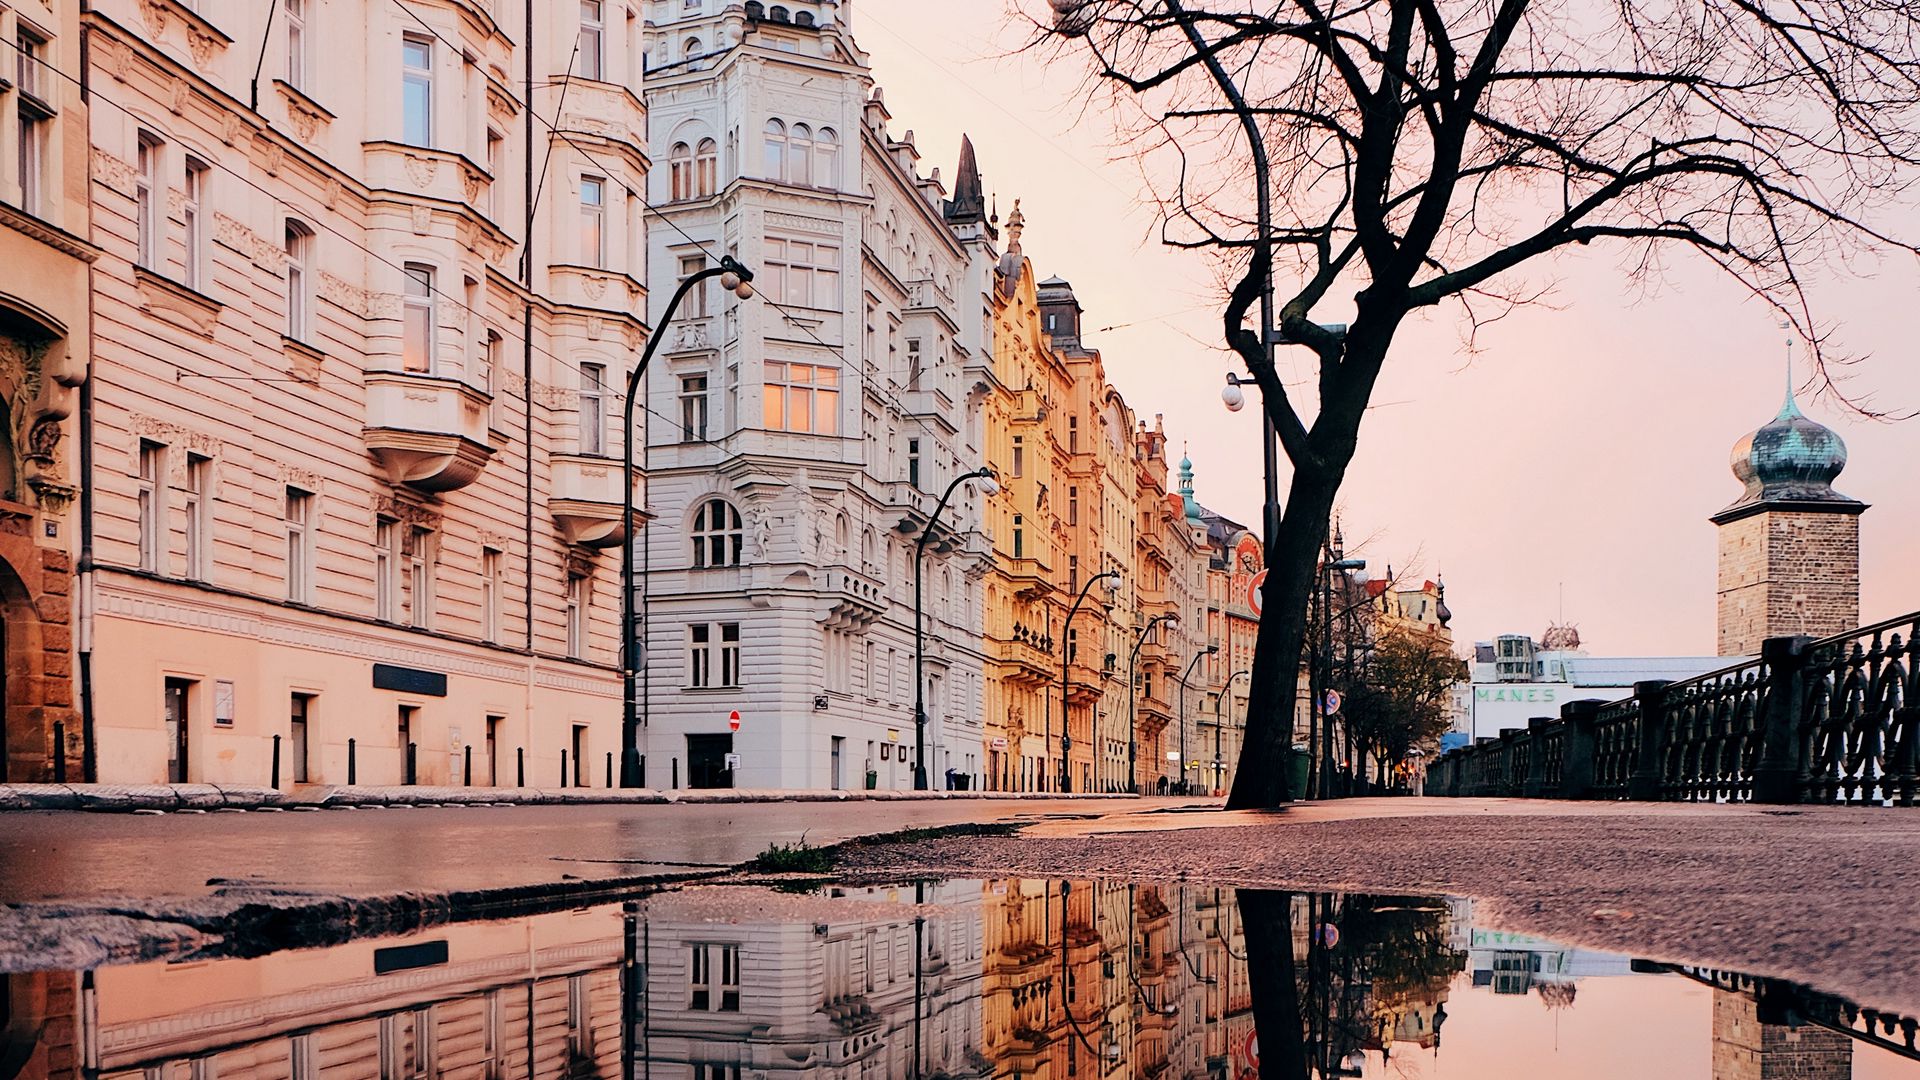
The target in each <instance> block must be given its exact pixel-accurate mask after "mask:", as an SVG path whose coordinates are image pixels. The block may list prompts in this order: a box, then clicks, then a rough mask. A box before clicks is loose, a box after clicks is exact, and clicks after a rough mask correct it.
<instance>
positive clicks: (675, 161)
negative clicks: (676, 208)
mask: <svg viewBox="0 0 1920 1080" xmlns="http://www.w3.org/2000/svg"><path fill="white" fill-rule="evenodd" d="M667 169H668V174H669V175H670V176H671V177H672V178H673V199H674V201H675V202H678V201H680V200H681V199H690V198H692V197H693V149H692V148H691V147H689V146H688V145H687V144H686V143H683V142H677V143H674V144H673V149H672V150H670V151H668V152H667Z"/></svg>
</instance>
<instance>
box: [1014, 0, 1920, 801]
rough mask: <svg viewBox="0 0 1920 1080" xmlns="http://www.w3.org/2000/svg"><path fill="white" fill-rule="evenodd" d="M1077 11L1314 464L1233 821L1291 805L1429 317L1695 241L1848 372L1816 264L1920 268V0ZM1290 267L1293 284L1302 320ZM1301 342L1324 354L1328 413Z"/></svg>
mask: <svg viewBox="0 0 1920 1080" xmlns="http://www.w3.org/2000/svg"><path fill="white" fill-rule="evenodd" d="M1050 3H1051V5H1052V8H1053V11H1052V16H1053V17H1052V20H1051V22H1050V23H1047V24H1044V25H1042V30H1043V32H1044V33H1045V34H1046V35H1047V36H1048V37H1050V38H1051V40H1052V41H1054V42H1055V43H1057V44H1059V45H1061V46H1064V47H1074V48H1078V49H1080V50H1082V51H1084V52H1085V54H1086V55H1087V56H1088V57H1090V58H1091V61H1092V65H1093V71H1094V73H1095V76H1096V78H1097V80H1099V81H1100V82H1101V83H1103V84H1104V85H1106V86H1107V87H1109V88H1110V89H1111V90H1112V91H1114V92H1115V93H1116V94H1117V95H1118V96H1120V97H1123V98H1127V99H1130V100H1131V101H1132V103H1134V104H1135V105H1137V106H1138V109H1139V110H1140V111H1141V112H1142V115H1144V116H1145V117H1146V118H1147V121H1146V123H1145V124H1143V125H1142V127H1141V128H1140V130H1139V131H1138V132H1137V135H1138V136H1139V142H1138V149H1139V150H1140V152H1141V153H1143V154H1145V155H1149V156H1151V155H1160V156H1162V157H1163V158H1165V159H1166V160H1167V161H1169V162H1171V166H1170V167H1168V168H1163V169H1159V170H1157V171H1156V170H1154V169H1151V168H1150V169H1149V170H1148V171H1149V174H1150V175H1157V174H1158V173H1165V174H1168V175H1169V176H1170V177H1171V179H1170V180H1169V181H1168V183H1167V190H1160V191H1156V192H1155V193H1154V195H1155V198H1156V199H1157V200H1158V201H1159V204H1160V208H1161V212H1162V229H1161V231H1162V238H1163V239H1164V240H1165V241H1166V242H1168V243H1171V244H1176V245H1181V246H1187V247H1194V248H1204V249H1210V250H1212V251H1213V252H1215V253H1216V254H1217V255H1218V256H1219V257H1220V258H1221V259H1222V260H1223V265H1224V266H1226V267H1227V268H1228V277H1229V279H1230V280H1231V281H1232V285H1231V292H1230V295H1229V298H1228V301H1227V303H1226V307H1225V311H1224V313H1223V329H1224V333H1225V337H1226V342H1227V344H1228V346H1229V347H1230V348H1231V349H1232V350H1233V352H1234V353H1235V354H1237V356H1238V358H1239V360H1240V361H1241V362H1242V363H1244V364H1245V366H1246V368H1247V371H1248V372H1250V373H1251V374H1252V376H1253V379H1254V380H1255V381H1256V382H1257V383H1258V385H1259V389H1260V391H1261V395H1260V396H1261V398H1262V400H1263V406H1264V409H1265V413H1266V416H1267V419H1268V420H1269V421H1270V423H1271V425H1272V427H1273V429H1274V431H1275V432H1276V433H1277V437H1278V441H1279V445H1280V449H1281V452H1283V453H1284V454H1285V455H1286V458H1287V460H1288V462H1289V463H1290V464H1291V466H1292V471H1291V478H1290V480H1289V481H1288V493H1287V499H1286V502H1285V514H1284V517H1283V518H1281V519H1280V520H1279V521H1278V522H1277V523H1276V522H1269V524H1268V528H1267V530H1266V531H1267V533H1268V535H1267V536H1266V538H1265V539H1266V543H1267V566H1268V575H1267V580H1266V586H1265V589H1266V591H1265V595H1264V604H1263V607H1264V609H1265V611H1266V613H1267V618H1265V619H1263V620H1262V622H1261V625H1260V635H1259V638H1258V641H1257V644H1256V647H1255V654H1254V667H1253V676H1252V684H1251V687H1250V693H1251V702H1250V710H1249V717H1248V722H1247V729H1246V741H1245V744H1244V747H1243V750H1242V757H1241V764H1240V768H1239V770H1238V771H1237V773H1236V774H1235V780H1234V785H1233V791H1232V793H1231V795H1230V796H1229V798H1228V806H1230V807H1254V806H1268V805H1272V804H1274V803H1277V802H1282V801H1285V800H1286V799H1287V798H1288V797H1289V793H1288V791H1287V790H1286V783H1287V781H1286V773H1285V769H1284V768H1283V767H1282V763H1283V761H1284V755H1285V752H1286V746H1287V741H1288V735H1289V732H1288V728H1289V722H1290V716H1291V711H1292V710H1291V703H1292V702H1293V699H1294V694H1295V691H1296V684H1297V681H1298V678H1299V671H1300V647H1301V641H1302V634H1303V632H1304V628H1303V616H1304V613H1305V611H1306V605H1307V598H1308V596H1309V594H1310V593H1311V591H1312V590H1313V588H1314V585H1315V575H1316V573H1317V569H1316V567H1317V563H1316V560H1317V557H1318V556H1319V554H1320V552H1321V549H1322V544H1323V542H1324V538H1325V535H1326V526H1327V516H1328V512H1329V510H1330V509H1331V507H1332V506H1333V504H1334V499H1335V497H1336V495H1337V493H1338V492H1339V490H1340V484H1341V481H1342V478H1343V477H1344V475H1345V473H1346V469H1347V465H1348V463H1349V462H1350V461H1351V460H1352V458H1353V453H1354V447H1355V439H1356V436H1357V432H1358V430H1359V425H1360V420H1361V417H1362V415H1363V413H1364V412H1365V410H1366V408H1367V406H1368V403H1369V399H1370V398H1371V396H1372V392H1373V388H1374V383H1375V381H1376V379H1377V378H1378V377H1379V374H1380V369H1381V365H1382V363H1383V362H1384V361H1385V360H1386V357H1387V354H1388V352H1389V350H1390V348H1391V346H1392V344H1393V341H1394V336H1395V334H1396V332H1397V331H1398V329H1399V327H1400V325H1401V323H1402V321H1403V320H1404V319H1405V318H1406V317H1407V315H1408V314H1409V313H1411V312H1414V311H1417V310H1419V309H1422V308H1427V307H1432V306H1435V305H1440V304H1443V303H1448V304H1457V305H1459V306H1460V309H1461V311H1462V312H1463V317H1464V318H1465V319H1466V320H1467V321H1468V325H1469V326H1478V325H1481V324H1483V323H1484V322H1485V321H1486V320H1489V319H1492V318H1497V317H1499V316H1500V315H1501V314H1504V313H1505V312H1506V311H1507V310H1508V309H1510V308H1511V306H1512V305H1515V304H1522V303H1526V302H1528V301H1530V300H1532V299H1535V298H1537V295H1538V290H1537V288H1536V287H1535V286H1532V285H1530V284H1529V283H1528V282H1526V281H1525V280H1523V279H1521V278H1520V277H1519V275H1518V273H1517V271H1519V270H1520V269H1521V268H1522V267H1523V266H1524V265H1525V264H1527V263H1528V262H1529V261H1530V260H1537V259H1539V258H1540V257H1541V256H1543V255H1548V254H1550V253H1552V252H1554V251H1556V250H1558V249H1561V248H1564V247H1567V246H1569V245H1584V244H1592V243H1595V242H1601V243H1609V244H1617V245H1621V246H1622V250H1623V252H1624V253H1625V255H1626V263H1627V266H1626V271H1625V272H1627V273H1630V274H1645V273H1650V272H1655V271H1657V270H1658V269H1659V266H1660V263H1659V261H1658V260H1659V259H1660V258H1661V257H1663V256H1664V255H1665V254H1666V253H1667V252H1668V251H1670V250H1680V251H1685V252H1687V253H1690V254H1693V255H1697V256H1699V257H1704V258H1706V259H1710V260H1712V261H1713V262H1714V263H1715V264H1717V265H1718V266H1719V267H1721V268H1722V269H1723V270H1725V271H1726V272H1727V273H1729V274H1731V275H1732V276H1733V277H1734V278H1735V279H1737V280H1738V281H1739V282H1740V283H1741V284H1743V285H1744V286H1746V287H1747V288H1748V289H1749V290H1751V291H1752V293H1753V294H1755V295H1757V296H1759V297H1761V298H1763V299H1764V300H1765V301H1766V302H1768V303H1769V304H1771V305H1773V306H1774V307H1775V308H1776V309H1777V310H1778V311H1779V312H1780V314H1781V316H1782V317H1783V318H1784V319H1786V320H1788V321H1790V322H1791V323H1792V325H1793V326H1794V328H1795V329H1796V331H1797V332H1798V334H1799V335H1800V336H1801V337H1802V338H1803V339H1804V340H1805V341H1806V342H1808V343H1809V345H1810V346H1811V348H1812V351H1813V354H1814V356H1815V358H1816V361H1817V362H1821V361H1824V359H1825V350H1824V348H1823V345H1824V342H1823V330H1822V329H1821V327H1820V326H1819V325H1818V324H1817V323H1816V321H1815V319H1814V317H1813V315H1812V313H1811V307H1810V305H1809V303H1808V301H1807V297H1806V294H1805V291H1804V287H1805V281H1806V278H1805V273H1806V271H1807V270H1808V268H1809V267H1810V266H1811V265H1812V264H1814V263H1816V262H1819V261H1823V260H1828V259H1831V258H1835V257H1840V258H1843V257H1844V256H1846V255H1848V254H1850V253H1852V252H1854V251H1858V250H1876V251H1885V250H1889V249H1896V250H1902V251H1908V252H1912V251H1914V250H1915V248H1914V246H1913V244H1912V243H1911V242H1909V241H1907V240H1905V239H1901V238H1899V237H1897V236H1895V235H1893V234H1892V232H1891V231H1890V230H1887V229H1884V228H1882V227H1880V226H1878V225H1876V224H1875V220H1876V217H1877V214H1878V212H1879V211H1882V210H1884V209H1885V208H1886V207H1887V206H1888V205H1889V204H1892V203H1895V202H1897V201H1898V200H1899V198H1900V196H1901V195H1903V194H1904V193H1905V192H1906V190H1907V189H1908V187H1909V186H1910V185H1911V184H1912V182H1913V180H1914V177H1915V170H1914V166H1915V164H1916V154H1917V153H1920V59H1917V54H1920V5H1916V4H1914V3H1913V2H1912V0H1050ZM1129 111H1132V110H1129ZM1276 268H1278V269H1279V270H1280V271H1282V272H1284V273H1285V274H1287V275H1288V276H1289V280H1290V284H1289V286H1288V287H1289V288H1290V289H1291V290H1292V291H1291V295H1289V296H1287V297H1286V298H1285V300H1284V302H1280V303H1278V304H1277V306H1276V305H1275V301H1274V296H1273V289H1274V278H1275V275H1276ZM1336 288H1338V289H1340V290H1341V292H1342V293H1345V292H1346V291H1347V290H1349V289H1350V290H1351V292H1352V301H1351V304H1350V306H1348V305H1346V304H1344V303H1342V304H1341V305H1340V310H1342V311H1345V312H1348V313H1349V314H1348V322H1347V324H1346V325H1345V326H1344V327H1338V326H1331V325H1325V324H1323V323H1322V322H1320V321H1317V320H1316V318H1315V313H1316V310H1317V309H1323V308H1332V307H1333V306H1334V303H1333V302H1332V301H1329V300H1328V297H1329V295H1330V293H1331V292H1332V291H1333V290H1335V289H1336ZM1256 305H1258V306H1259V308H1260V314H1261V316H1262V317H1261V318H1260V319H1258V320H1257V321H1256V320H1251V319H1250V314H1251V313H1252V312H1253V311H1254V309H1255V307H1256ZM1250 321H1251V322H1253V325H1249V323H1250ZM1270 325H1271V326H1273V327H1274V328H1275V329H1276V331H1277V332H1276V333H1274V334H1271V335H1269V334H1267V333H1265V328H1266V327H1267V326H1270ZM1276 342H1285V343H1286V345H1287V346H1289V347H1299V348H1301V349H1304V350H1305V354H1306V355H1308V356H1310V357H1311V361H1312V365H1313V368H1314V372H1315V378H1314V382H1315V383H1316V386H1315V387H1314V389H1315V390H1316V391H1317V392H1316V393H1315V394H1314V395H1313V398H1314V402H1313V404H1314V408H1313V410H1312V412H1311V415H1308V414H1307V413H1306V412H1305V411H1303V405H1304V402H1302V401H1297V400H1296V399H1295V397H1294V396H1293V395H1292V394H1290V393H1289V390H1288V387H1287V386H1286V385H1285V384H1284V383H1283V381H1282V379H1281V376H1280V374H1279V372H1278V370H1277V368H1276V365H1275V353H1274V348H1275V343H1276ZM1819 366H1820V371H1821V373H1822V375H1823V376H1824V375H1825V374H1826V372H1827V368H1826V365H1825V364H1824V362H1821V363H1820V365H1819ZM1828 385H1829V386H1831V381H1830V380H1829V383H1828Z"/></svg>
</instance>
